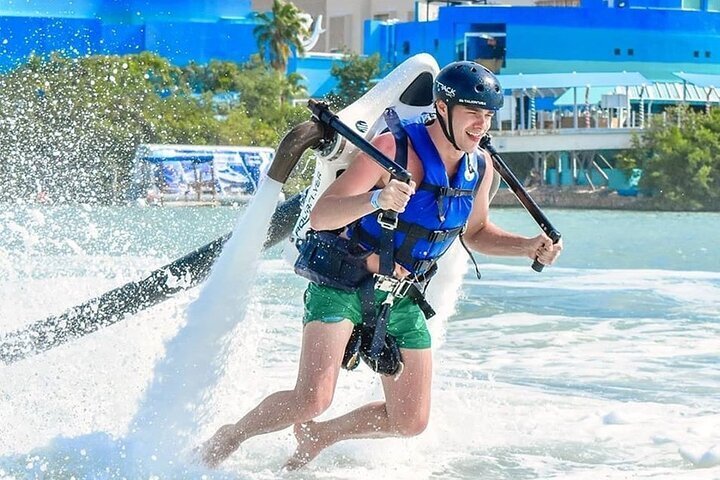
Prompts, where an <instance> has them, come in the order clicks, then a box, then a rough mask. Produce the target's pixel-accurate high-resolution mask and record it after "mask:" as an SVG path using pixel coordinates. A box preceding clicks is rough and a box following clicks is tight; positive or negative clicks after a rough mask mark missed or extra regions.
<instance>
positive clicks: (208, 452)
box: [198, 424, 242, 468]
mask: <svg viewBox="0 0 720 480" xmlns="http://www.w3.org/2000/svg"><path fill="white" fill-rule="evenodd" d="M240 443H242V439H241V437H240V434H239V432H238V431H237V428H236V427H235V425H233V424H229V425H223V426H222V427H220V428H219V429H218V431H217V432H215V435H213V436H212V438H210V440H208V441H207V442H205V443H203V445H202V446H201V447H200V450H199V452H198V454H199V455H198V456H199V457H200V461H202V463H204V464H205V465H207V466H208V467H210V468H215V467H217V466H218V465H220V463H222V462H223V460H225V459H226V458H227V457H229V456H230V455H231V454H232V453H233V452H234V451H235V450H237V449H238V447H240Z"/></svg>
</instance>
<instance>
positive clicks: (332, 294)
mask: <svg viewBox="0 0 720 480" xmlns="http://www.w3.org/2000/svg"><path fill="white" fill-rule="evenodd" d="M386 296H387V292H381V291H378V290H376V291H375V304H376V305H377V306H378V307H379V306H380V304H381V303H382V301H383V300H385V297H386ZM345 319H347V320H350V321H351V322H352V323H353V324H355V325H359V324H361V323H362V313H361V308H360V295H359V294H358V293H349V292H344V291H342V290H338V289H336V288H332V287H325V286H322V285H318V284H316V283H313V282H310V283H309V284H308V287H307V290H305V316H304V318H303V323H308V322H312V321H315V320H318V321H321V322H324V323H335V322H340V321H342V320H345ZM387 331H388V333H389V334H390V335H392V336H393V337H395V340H397V343H398V346H399V347H400V348H414V349H420V348H430V332H429V331H428V328H427V324H426V323H425V315H424V314H423V313H422V310H420V307H418V306H417V304H416V303H415V302H413V301H412V299H410V298H409V297H404V298H401V299H399V300H395V303H394V304H393V306H392V310H391V311H390V319H389V320H388V326H387Z"/></svg>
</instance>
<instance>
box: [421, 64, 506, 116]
mask: <svg viewBox="0 0 720 480" xmlns="http://www.w3.org/2000/svg"><path fill="white" fill-rule="evenodd" d="M433 100H436V101H437V100H442V101H444V102H445V103H446V104H447V106H448V108H451V107H452V106H454V105H464V106H467V107H479V108H484V109H486V110H500V109H501V108H502V106H503V100H504V98H503V91H502V88H501V87H500V82H498V79H497V78H496V77H495V75H493V73H492V72H491V71H490V70H488V69H487V68H485V67H483V66H482V65H480V64H479V63H475V62H468V61H464V62H453V63H451V64H450V65H448V66H446V67H445V68H443V69H442V70H440V73H438V75H437V77H435V83H434V84H433Z"/></svg>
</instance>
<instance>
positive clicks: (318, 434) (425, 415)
mask: <svg viewBox="0 0 720 480" xmlns="http://www.w3.org/2000/svg"><path fill="white" fill-rule="evenodd" d="M402 356H403V360H404V363H405V369H404V370H403V373H402V375H401V376H400V378H398V379H397V380H395V379H394V378H392V377H387V376H384V377H383V379H382V381H383V390H384V391H385V401H384V402H374V403H369V404H367V405H365V406H363V407H360V408H358V409H357V410H353V411H352V412H350V413H348V414H346V415H343V416H341V417H337V418H334V419H332V420H328V421H326V422H308V423H307V424H305V425H295V436H296V437H297V440H298V447H297V450H296V451H295V453H294V454H293V456H292V457H291V458H290V459H289V460H288V461H287V463H286V464H285V467H286V468H288V469H291V470H294V469H297V468H300V467H302V466H303V465H305V464H307V463H308V462H309V461H310V460H312V459H313V458H315V457H316V456H317V455H318V454H319V453H320V452H321V451H322V450H323V449H325V448H327V447H329V446H330V445H332V444H334V443H337V442H340V441H342V440H348V439H351V438H383V437H389V436H413V435H418V434H419V433H421V432H422V431H423V430H425V427H426V426H427V423H428V419H429V417H430V392H431V387H432V352H431V350H430V349H429V348H428V349H421V350H415V349H402Z"/></svg>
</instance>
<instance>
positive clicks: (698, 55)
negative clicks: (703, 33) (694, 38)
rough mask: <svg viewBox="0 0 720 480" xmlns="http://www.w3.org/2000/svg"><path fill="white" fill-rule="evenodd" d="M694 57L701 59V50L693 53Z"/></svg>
mask: <svg viewBox="0 0 720 480" xmlns="http://www.w3.org/2000/svg"><path fill="white" fill-rule="evenodd" d="M693 57H695V58H700V51H699V50H695V51H694V52H693Z"/></svg>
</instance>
